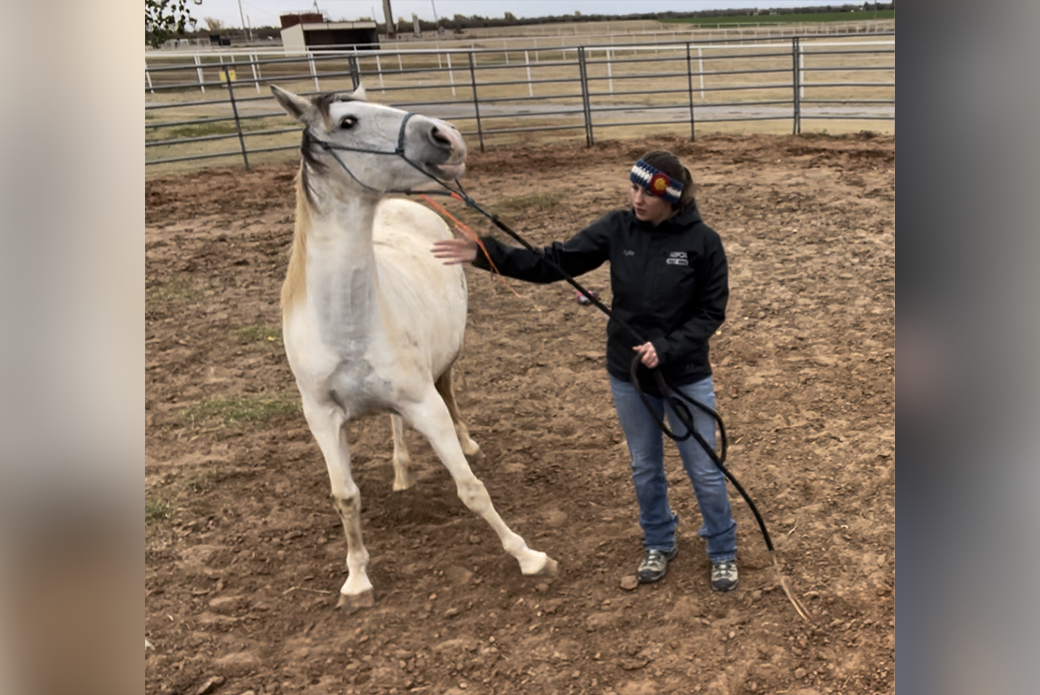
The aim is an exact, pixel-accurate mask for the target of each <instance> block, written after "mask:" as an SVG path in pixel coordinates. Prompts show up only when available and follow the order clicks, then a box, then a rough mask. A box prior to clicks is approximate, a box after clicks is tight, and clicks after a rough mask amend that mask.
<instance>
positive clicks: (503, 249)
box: [433, 151, 737, 591]
mask: <svg viewBox="0 0 1040 695" xmlns="http://www.w3.org/2000/svg"><path fill="white" fill-rule="evenodd" d="M629 179H630V180H631V183H632V190H631V194H632V207H631V208H630V209H628V210H615V211H613V212H610V213H608V214H607V215H606V216H604V217H602V218H601V219H600V220H598V221H597V222H595V223H593V224H592V226H590V227H588V228H587V229H585V230H584V231H582V232H580V233H579V234H577V235H576V236H574V237H572V238H571V239H570V240H568V241H566V242H563V243H559V242H557V243H554V244H551V245H550V246H547V247H545V248H544V249H542V250H540V251H535V252H532V251H528V250H526V249H523V248H516V247H512V246H507V245H504V244H502V243H499V242H497V241H496V240H494V239H493V238H491V237H485V238H483V239H482V240H481V241H482V242H483V244H484V246H485V248H486V249H487V252H488V254H489V255H490V257H491V262H492V263H494V267H495V268H496V269H497V270H498V271H499V272H501V273H502V274H503V275H507V276H509V277H513V278H517V279H520V280H526V281H529V282H537V283H548V282H555V281H557V280H560V279H562V275H561V274H560V272H559V271H558V270H557V269H556V267H554V266H553V265H552V264H550V263H549V260H551V261H552V262H553V263H555V266H558V267H559V268H562V269H563V271H565V272H566V273H567V274H569V275H571V276H577V275H581V274H583V273H587V272H589V271H590V270H593V269H595V268H598V267H599V266H601V265H602V264H603V263H605V262H607V261H610V284H611V290H612V293H613V301H612V303H611V312H612V313H613V314H614V317H615V318H612V319H611V320H610V321H609V322H608V324H607V372H608V373H609V376H610V389H611V392H612V394H613V397H614V406H615V408H616V409H617V414H618V419H619V420H620V423H621V429H622V430H623V431H624V433H625V439H626V441H627V442H628V448H629V453H630V454H631V456H632V481H633V483H634V484H635V490H636V498H637V499H638V501H639V524H640V526H641V527H642V529H643V546H644V548H645V551H646V552H645V556H644V558H643V560H642V562H641V563H640V564H639V569H638V571H637V574H636V576H637V577H638V579H639V581H640V582H641V583H649V582H656V581H658V580H660V579H661V578H662V577H664V576H665V572H666V571H667V568H668V561H669V560H671V559H672V558H674V557H675V555H676V553H677V552H678V546H677V545H676V537H675V529H676V526H677V525H678V523H679V518H678V516H676V515H675V514H674V513H673V512H672V510H671V507H670V506H669V504H668V480H667V477H666V476H665V470H664V447H663V435H662V433H661V428H660V427H659V425H658V423H657V421H655V419H654V417H653V416H652V415H651V414H650V413H649V412H648V411H647V409H646V406H645V405H644V403H643V401H642V399H641V398H640V397H639V393H638V391H637V389H636V388H635V386H633V384H632V383H631V376H630V374H631V363H632V360H633V356H634V355H639V359H640V361H641V363H642V365H643V366H645V367H646V369H639V371H638V379H639V387H640V388H641V389H642V390H643V392H644V394H645V395H646V396H647V398H648V399H649V401H650V403H651V405H652V407H653V408H654V410H655V412H656V415H657V418H658V420H659V419H660V417H661V413H662V412H664V413H665V414H666V415H667V418H668V423H669V426H670V427H671V428H672V431H673V432H676V433H677V434H681V433H684V432H685V431H686V428H685V427H684V426H683V425H682V424H681V422H680V421H679V420H678V418H677V417H676V415H675V413H674V412H673V411H672V409H671V407H670V406H668V404H667V402H666V401H665V400H664V399H663V398H662V397H661V395H660V392H659V391H658V389H657V385H656V381H655V379H654V378H653V375H652V373H651V371H650V370H653V369H660V370H661V371H662V372H663V373H664V375H665V376H666V377H667V378H668V380H669V382H670V383H671V384H673V385H674V386H675V387H676V388H678V389H679V390H681V391H682V392H683V394H685V395H686V396H688V397H690V398H693V399H695V400H697V401H700V402H701V403H703V404H705V405H707V406H709V407H710V408H712V409H714V407H715V392H714V388H713V385H712V378H711V364H710V362H709V360H708V339H709V338H710V337H711V336H712V335H713V334H714V333H715V331H716V330H718V328H719V326H721V325H722V322H723V321H724V320H725V317H726V302H727V300H728V298H729V281H728V276H727V266H726V253H725V251H724V250H723V248H722V241H721V240H720V239H719V235H718V234H717V233H716V232H715V231H714V230H712V229H711V228H710V227H708V226H707V225H706V224H704V222H703V221H702V220H701V215H700V212H698V210H697V205H696V203H695V201H694V198H693V181H692V178H691V176H690V172H689V170H688V169H687V168H686V167H684V166H683V165H682V163H681V162H680V161H679V160H678V158H676V157H675V155H673V154H671V153H670V152H663V151H655V152H650V153H648V154H646V155H644V156H643V158H642V159H640V160H639V161H637V162H636V163H635V165H634V166H633V167H632V170H631V172H630V174H629ZM433 254H434V256H436V257H437V258H440V259H442V260H443V261H444V262H445V263H448V264H456V263H472V264H473V265H474V266H476V267H478V268H483V269H485V270H487V269H489V268H490V264H489V263H488V259H487V258H485V257H484V255H483V254H482V253H481V254H478V252H477V243H476V242H475V241H472V240H468V239H449V240H446V241H438V242H435V245H434V248H433ZM622 323H624V324H627V325H629V326H631V327H632V328H633V329H635V330H636V331H638V332H639V333H640V334H641V335H643V336H645V337H646V338H647V342H644V343H642V344H641V345H636V344H634V343H635V342H636V340H635V338H634V337H633V336H632V335H631V333H629V331H628V330H627V329H625V328H624V327H623V326H622ZM690 410H691V412H692V413H693V416H694V426H695V427H696V429H697V431H698V433H699V434H700V435H701V437H702V438H703V439H704V440H705V441H706V442H708V443H709V444H710V445H712V446H714V444H715V423H714V421H713V420H712V418H711V416H709V415H707V414H705V413H703V412H702V411H701V410H700V409H698V408H693V407H691V408H690ZM678 447H679V454H680V458H681V459H682V462H683V467H684V468H685V470H686V473H687V475H688V476H689V478H690V482H691V483H692V484H693V489H694V493H695V494H696V496H697V503H698V505H699V506H700V510H701V516H702V517H703V522H704V523H703V525H702V526H701V529H700V535H701V537H703V538H704V539H705V540H706V542H707V550H708V557H709V559H710V560H711V565H712V571H711V586H712V588H713V589H715V590H717V591H729V590H731V589H733V588H735V587H736V586H737V566H736V554H737V544H736V522H734V520H733V516H732V513H731V510H730V504H729V498H728V497H727V495H726V481H725V478H724V476H723V474H722V472H721V471H719V469H718V468H717V467H716V466H715V464H714V463H713V462H712V461H711V459H710V458H709V457H708V455H707V454H706V453H705V452H704V450H703V449H702V448H701V446H700V445H699V444H698V443H697V442H696V441H695V440H694V439H693V437H689V438H687V439H685V440H684V441H681V442H678Z"/></svg>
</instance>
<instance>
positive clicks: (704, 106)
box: [145, 32, 895, 166]
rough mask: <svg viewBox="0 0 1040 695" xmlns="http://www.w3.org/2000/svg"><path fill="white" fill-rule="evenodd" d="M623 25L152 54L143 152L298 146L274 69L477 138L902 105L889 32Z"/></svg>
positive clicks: (876, 111)
mask: <svg viewBox="0 0 1040 695" xmlns="http://www.w3.org/2000/svg"><path fill="white" fill-rule="evenodd" d="M562 38H565V37H561V39H562ZM621 38H625V39H627V38H629V37H627V36H624V37H620V38H619V37H615V38H613V39H612V40H611V41H610V43H605V44H601V45H577V46H571V45H567V44H565V43H564V42H563V41H561V42H560V45H558V46H546V45H544V44H545V43H547V41H546V40H545V39H544V37H543V39H542V40H541V41H538V40H537V38H536V39H535V40H533V41H531V43H532V44H533V43H540V44H542V45H539V46H534V45H531V46H528V47H526V48H523V49H522V50H517V48H516V46H515V45H506V44H505V43H503V44H502V47H501V48H486V47H469V48H452V49H447V48H441V49H440V50H437V49H433V50H431V49H398V50H394V51H386V50H381V51H363V52H359V51H358V50H357V49H356V47H354V48H352V49H350V50H327V51H325V50H315V49H312V50H308V51H305V52H300V51H298V52H296V53H295V54H287V53H289V52H283V53H281V54H279V55H277V56H275V55H271V54H265V53H263V52H261V51H259V50H258V49H253V48H251V49H248V50H246V51H242V52H235V53H231V52H209V53H203V52H200V53H196V54H193V55H185V56H180V57H171V56H168V55H164V56H158V57H149V58H148V59H147V60H146V65H145V129H146V130H145V133H146V135H145V147H146V153H147V156H146V160H145V163H146V164H147V165H161V164H172V163H176V162H185V161H190V160H196V159H199V160H219V159H222V158H223V159H240V160H241V161H243V163H245V165H246V166H249V163H250V161H252V162H254V163H255V162H257V161H269V160H270V156H276V155H270V156H267V155H269V154H270V153H279V152H282V151H285V150H291V149H295V148H296V147H298V143H299V130H300V128H299V125H298V124H297V123H296V122H295V121H293V120H292V119H290V118H289V117H288V116H286V115H285V114H284V113H283V112H282V111H281V109H280V108H279V107H278V106H277V104H276V103H275V102H274V100H273V97H271V96H270V94H269V93H268V90H267V89H266V88H265V87H266V86H267V85H271V84H277V85H279V86H281V87H284V88H286V89H289V90H291V91H294V92H296V93H298V94H303V95H307V94H314V93H317V92H318V91H319V90H320V91H322V92H327V91H350V90H353V89H355V88H356V86H357V85H359V84H363V85H365V87H366V90H367V91H368V93H369V95H370V98H372V99H373V100H376V101H380V102H382V103H387V104H389V105H392V106H395V107H398V108H402V109H407V110H411V111H421V112H422V113H424V114H427V115H430V116H434V117H438V118H443V119H445V120H451V121H452V122H454V123H455V125H456V126H457V127H458V128H459V130H460V131H461V132H462V133H463V135H465V136H469V137H473V138H474V139H475V140H476V141H477V142H478V144H479V147H480V148H481V149H482V150H483V149H484V148H485V147H487V146H493V145H495V144H505V143H510V142H515V141H517V140H518V139H521V138H524V137H530V136H531V135H533V134H538V135H541V136H553V137H573V136H574V135H576V134H577V133H578V132H583V134H584V137H585V140H586V144H588V145H592V144H594V142H595V137H596V135H597V133H603V134H605V135H607V136H614V135H615V134H617V133H623V131H624V129H629V130H631V129H633V128H647V127H653V128H654V130H655V131H657V132H670V131H674V132H682V131H685V130H688V131H689V133H690V137H691V139H692V138H694V137H695V136H696V133H697V131H698V130H700V132H705V131H706V130H710V129H711V128H712V125H711V124H713V123H725V122H753V121H780V120H788V119H790V121H791V124H792V130H793V132H795V133H798V132H801V127H802V122H803V121H805V120H809V119H859V120H865V121H870V120H894V118H895V40H894V33H891V32H890V33H881V34H873V35H869V34H856V35H854V36H852V35H846V36H834V35H829V36H821V35H806V36H783V37H775V36H774V37H768V38H755V39H751V38H743V39H740V40H737V41H734V40H718V39H716V40H711V41H697V42H692V41H661V40H659V39H658V38H657V37H655V39H654V42H649V41H647V40H646V37H639V38H640V40H638V41H635V40H633V41H631V42H628V43H623V42H621V40H620V39H621ZM473 43H474V44H476V43H477V42H473ZM695 58H696V59H695ZM579 137H580V135H579ZM234 140H238V142H237V143H234V142H233V141H234ZM235 144H237V145H238V147H235V146H234V145H235ZM257 155H265V156H260V157H258V156H257ZM282 156H283V157H284V155H282Z"/></svg>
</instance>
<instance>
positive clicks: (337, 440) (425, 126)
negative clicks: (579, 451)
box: [272, 87, 556, 605]
mask: <svg viewBox="0 0 1040 695" xmlns="http://www.w3.org/2000/svg"><path fill="white" fill-rule="evenodd" d="M272 91H273V92H274V93H275V96H276V97H277V98H278V101H279V102H280V103H281V104H282V106H283V108H285V110H286V111H287V112H288V113H289V114H290V115H292V116H294V117H296V118H297V119H298V120H300V121H301V122H302V123H304V124H305V125H306V126H307V127H308V129H309V131H310V132H311V133H312V134H313V135H314V136H315V137H317V138H320V139H321V140H324V141H326V142H330V143H333V144H336V145H341V146H344V147H355V148H360V149H369V150H377V151H380V152H393V150H394V148H395V147H396V146H397V144H398V136H399V133H400V131H401V123H402V122H403V120H404V117H405V113H404V112H402V111H399V110H397V109H392V108H389V107H386V106H380V105H376V104H369V103H367V102H364V101H360V100H359V99H363V96H364V95H363V92H358V93H355V94H354V95H350V96H349V97H348V99H350V100H347V101H340V100H333V99H330V98H328V97H325V98H322V97H316V98H314V99H303V98H301V97H297V96H296V95H294V94H291V93H289V92H286V91H284V90H281V89H279V88H277V87H272ZM345 119H346V120H345ZM344 124H346V127H344ZM401 141H402V144H403V145H404V151H405V155H406V156H407V157H408V158H409V159H410V160H411V161H413V162H415V163H416V164H419V165H420V166H422V167H424V169H425V170H427V171H429V172H430V173H432V174H440V175H442V176H447V177H454V176H456V175H458V174H460V173H461V169H462V163H463V161H464V159H465V145H464V143H463V141H462V138H461V136H459V134H458V133H457V131H455V130H454V128H452V127H451V126H450V125H448V124H446V123H443V122H441V121H437V120H434V119H427V118H425V117H423V116H419V115H414V116H412V117H411V118H410V119H409V120H408V122H407V127H406V128H405V130H404V135H403V137H402V138H401ZM338 154H339V156H340V158H341V159H342V160H343V162H344V163H345V164H346V165H347V166H348V167H349V168H350V171H351V173H352V174H353V175H354V176H355V177H357V179H359V180H360V181H362V182H364V186H362V185H359V184H358V183H357V181H355V180H354V178H353V177H351V176H350V174H348V173H347V172H346V171H344V170H343V168H342V167H341V166H340V164H339V163H337V162H336V161H335V159H334V158H333V157H332V156H331V155H330V154H329V153H327V152H323V151H322V150H321V149H320V148H318V147H316V146H313V149H312V150H311V153H309V154H308V155H306V156H305V157H304V161H303V163H302V164H301V170H300V176H299V179H298V181H297V196H298V199H297V219H296V230H295V237H294V241H293V258H292V259H291V261H290V267H289V273H288V275H287V277H286V282H285V286H284V287H283V291H282V323H283V336H284V342H285V349H286V354H287V355H288V358H289V364H290V366H291V367H292V370H293V374H294V375H295V376H296V383H297V385H298V386H299V389H300V394H301V396H302V400H303V410H304V415H305V416H306V418H307V423H308V424H309V425H310V428H311V431H312V432H313V433H314V437H315V439H316V440H317V442H318V445H319V446H320V447H321V450H322V453H323V454H324V456H325V462H326V465H327V466H328V471H329V478H330V480H331V484H332V497H333V502H334V505H335V507H336V509H337V511H338V512H339V514H340V516H341V518H342V520H343V527H344V531H345V533H346V537H347V569H348V575H347V580H346V582H345V583H344V584H343V587H342V588H341V589H340V594H341V596H340V603H341V605H342V604H344V603H349V604H352V605H370V604H371V602H372V584H371V582H370V581H369V579H368V575H367V566H368V559H369V555H368V551H367V550H366V549H365V546H364V543H363V541H362V536H361V518H360V508H361V496H360V491H359V490H358V488H357V486H356V485H355V484H354V481H353V478H352V477H351V472H350V450H349V447H348V444H347V437H346V429H345V428H346V424H347V423H348V422H349V421H350V420H352V419H354V418H356V417H358V416H360V415H363V414H365V413H368V412H372V411H390V412H391V413H393V414H394V415H393V425H394V427H393V429H394V444H395V447H394V448H395V450H394V468H395V480H394V489H403V488H406V487H410V486H411V485H412V483H413V479H412V476H411V474H410V472H409V471H408V452H407V449H405V447H404V441H403V438H402V432H403V424H402V418H403V420H404V421H407V422H409V423H410V424H411V425H412V426H413V427H415V428H416V429H417V430H419V432H421V433H422V434H423V435H424V436H426V438H427V439H429V441H430V443H431V445H432V446H433V449H434V451H435V452H436V453H437V455H438V456H439V457H440V459H441V460H442V461H443V462H444V465H445V466H446V467H447V468H448V470H449V471H450V472H451V474H452V476H453V477H454V479H455V482H456V486H457V489H458V493H459V497H460V498H461V499H462V500H463V502H464V503H465V504H466V505H467V506H468V507H469V508H470V509H472V510H473V511H475V512H477V513H478V514H480V515H481V516H483V517H484V518H485V519H486V520H487V521H488V523H490V524H491V526H492V527H493V528H494V529H495V531H496V532H497V533H498V535H499V537H500V539H501V540H502V544H503V546H504V547H505V549H506V550H507V551H508V552H509V553H510V554H512V555H513V556H514V557H516V559H517V561H518V562H519V563H520V568H521V571H522V572H523V573H524V574H550V575H551V574H553V573H554V572H555V569H556V563H555V561H554V560H552V559H551V558H549V557H548V556H547V555H545V553H541V552H537V551H534V550H531V549H530V548H528V547H527V544H526V543H525V542H524V540H523V539H522V538H521V537H520V536H518V535H517V534H515V533H513V531H511V530H510V529H509V527H508V526H506V524H505V522H503V521H502V519H501V517H500V516H499V515H498V513H497V512H496V511H495V508H494V505H493V504H492V502H491V498H490V496H489V495H488V494H487V491H486V490H485V488H484V485H483V483H481V482H480V481H479V480H478V479H477V478H476V477H475V476H474V475H473V472H472V470H471V469H470V467H469V464H468V463H467V462H466V458H465V455H464V451H465V453H470V454H473V453H476V451H477V445H476V443H475V442H473V441H472V440H471V439H470V438H469V434H468V432H467V430H466V426H465V424H463V423H462V420H461V419H460V418H459V417H458V412H457V409H456V407H455V403H454V396H453V395H452V391H451V367H452V364H453V363H454V362H455V360H456V359H457V357H458V356H459V353H460V351H461V349H462V340H463V333H464V331H465V324H466V301H467V294H466V281H465V276H464V274H463V272H462V270H461V268H460V267H459V266H446V265H444V264H442V263H440V262H439V261H437V260H436V259H434V258H433V256H432V254H431V253H430V249H431V247H432V245H433V241H434V240H436V239H444V238H448V237H450V236H451V233H450V231H449V230H448V228H447V225H446V224H445V223H444V221H443V220H441V218H440V217H439V216H438V215H436V214H435V213H433V212H432V211H430V210H429V209H427V208H425V207H423V206H422V205H419V204H417V203H414V202H412V201H409V200H405V199H400V198H387V197H385V196H384V195H382V194H381V193H379V192H374V191H372V190H369V188H374V189H377V191H385V190H391V189H403V188H407V187H413V186H420V185H425V184H429V183H430V179H429V178H428V177H426V176H424V175H423V174H422V173H420V172H419V171H417V170H416V169H415V168H413V167H412V166H411V165H409V164H408V163H407V162H405V161H403V160H402V159H401V158H400V157H396V156H385V155H373V154H364V153H357V152H351V151H340V152H338ZM366 187H369V188H366ZM308 189H309V190H308Z"/></svg>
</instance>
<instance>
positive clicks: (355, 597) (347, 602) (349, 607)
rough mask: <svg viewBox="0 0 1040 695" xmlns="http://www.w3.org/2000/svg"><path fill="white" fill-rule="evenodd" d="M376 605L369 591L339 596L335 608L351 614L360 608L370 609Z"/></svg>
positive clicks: (373, 595)
mask: <svg viewBox="0 0 1040 695" xmlns="http://www.w3.org/2000/svg"><path fill="white" fill-rule="evenodd" d="M375 603H376V599H375V594H374V593H373V592H372V590H371V589H369V590H368V591H363V592H362V593H360V594H351V595H348V594H340V595H339V601H338V602H337V603H336V608H337V609H338V610H342V611H343V612H345V613H353V612H355V611H358V610H361V609H362V608H371V607H372V606H374V605H375Z"/></svg>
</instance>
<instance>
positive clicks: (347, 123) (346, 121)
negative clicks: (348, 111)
mask: <svg viewBox="0 0 1040 695" xmlns="http://www.w3.org/2000/svg"><path fill="white" fill-rule="evenodd" d="M355 125H357V119H356V118H354V117H353V116H344V117H343V118H341V119H340V121H339V127H340V128H342V129H343V130H350V129H351V128H353V127H354V126H355Z"/></svg>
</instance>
